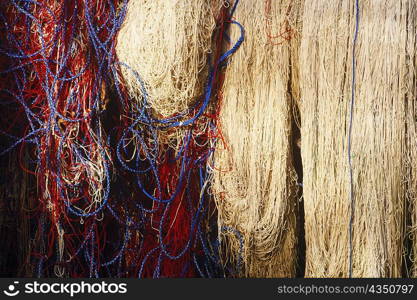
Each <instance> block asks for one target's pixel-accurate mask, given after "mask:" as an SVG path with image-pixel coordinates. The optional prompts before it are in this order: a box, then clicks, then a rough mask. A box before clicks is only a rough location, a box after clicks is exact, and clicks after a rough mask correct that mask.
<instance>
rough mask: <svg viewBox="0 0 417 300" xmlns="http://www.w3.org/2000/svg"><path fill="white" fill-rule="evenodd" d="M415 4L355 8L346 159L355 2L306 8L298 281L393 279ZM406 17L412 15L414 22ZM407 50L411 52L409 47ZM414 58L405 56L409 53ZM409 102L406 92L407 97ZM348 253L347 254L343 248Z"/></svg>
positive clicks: (406, 0)
mask: <svg viewBox="0 0 417 300" xmlns="http://www.w3.org/2000/svg"><path fill="white" fill-rule="evenodd" d="M415 6H416V3H415V1H414V0H372V1H371V0H360V1H359V13H360V21H359V35H358V37H357V42H356V50H355V58H356V65H355V66H356V72H355V74H356V81H355V84H354V87H353V88H354V89H355V97H354V99H355V101H354V106H353V107H354V109H353V122H352V136H351V144H352V149H351V158H352V172H353V181H352V182H353V194H354V206H353V207H354V215H353V216H354V217H353V225H352V243H350V236H351V235H350V233H349V229H350V226H349V223H350V217H351V213H350V209H351V197H350V175H349V174H350V173H349V170H350V168H349V165H348V136H349V124H350V105H351V97H352V95H351V93H352V75H353V72H352V71H353V68H352V52H353V37H354V29H355V24H356V22H355V1H354V0H348V1H347V0H334V1H328V0H306V2H305V7H304V17H303V32H302V42H301V49H300V70H302V72H301V73H300V86H301V103H300V111H301V119H302V128H301V136H302V141H301V152H302V160H303V175H304V203H305V231H306V249H307V250H306V251H307V253H306V276H307V277H347V276H349V275H350V274H349V269H350V268H349V265H350V254H352V276H353V277H398V276H401V263H402V255H403V250H404V249H403V237H404V233H405V231H404V226H405V222H404V218H405V214H404V210H405V204H406V203H405V199H406V197H405V196H406V195H405V194H406V192H405V184H404V182H405V180H404V179H405V176H406V165H405V162H406V152H405V150H406V124H405V117H406V103H407V98H408V97H409V91H408V88H409V84H410V79H411V77H412V76H414V74H413V72H410V63H411V62H410V58H409V51H410V49H409V48H410V44H409V42H410V40H409V39H411V40H413V41H414V37H413V36H414V35H415V28H413V30H407V29H409V27H410V24H409V22H410V21H409V19H412V18H413V17H411V16H413V13H415ZM414 15H415V14H414ZM412 46H414V44H413V45H412ZM413 52H414V49H413ZM412 97H413V98H415V94H413V95H412ZM350 248H351V249H350Z"/></svg>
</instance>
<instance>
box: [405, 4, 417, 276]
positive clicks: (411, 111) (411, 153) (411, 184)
mask: <svg viewBox="0 0 417 300" xmlns="http://www.w3.org/2000/svg"><path fill="white" fill-rule="evenodd" d="M416 13H417V5H416V4H413V5H409V7H408V15H409V16H415V15H416ZM408 20H409V24H408V28H407V31H408V32H410V33H412V32H416V31H417V18H411V17H409V19H408ZM407 38H408V42H407V46H406V49H405V50H406V51H407V54H408V55H409V57H408V59H409V61H408V64H409V65H408V70H407V72H408V74H409V76H408V77H407V82H406V83H407V87H406V91H407V92H408V94H407V97H408V99H409V100H408V102H407V104H408V106H407V148H408V149H407V153H408V167H409V173H408V180H407V183H408V199H409V201H410V202H409V208H410V213H411V225H412V226H411V228H410V231H409V235H408V236H409V237H410V240H411V251H410V253H409V255H410V258H411V262H412V268H411V270H409V272H408V274H407V275H409V276H411V277H414V278H416V277H417V99H416V96H415V95H417V86H416V82H415V72H416V68H417V65H416V36H415V34H409V35H408V37H407Z"/></svg>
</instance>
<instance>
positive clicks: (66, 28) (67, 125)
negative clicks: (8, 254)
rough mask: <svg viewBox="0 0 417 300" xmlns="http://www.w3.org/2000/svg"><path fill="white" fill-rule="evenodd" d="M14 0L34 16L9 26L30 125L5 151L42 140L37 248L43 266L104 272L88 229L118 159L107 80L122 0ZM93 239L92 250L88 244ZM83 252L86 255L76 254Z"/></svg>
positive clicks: (53, 270) (52, 270) (59, 271)
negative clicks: (107, 117)
mask: <svg viewBox="0 0 417 300" xmlns="http://www.w3.org/2000/svg"><path fill="white" fill-rule="evenodd" d="M11 4H12V6H11V7H12V9H14V10H15V11H16V15H15V17H16V18H17V19H19V18H22V19H23V20H26V23H25V24H24V25H25V26H23V28H22V29H20V28H16V27H13V28H8V30H9V32H10V34H9V36H8V40H9V43H10V44H9V47H8V49H6V50H5V51H3V53H4V54H5V55H6V56H8V57H10V58H11V59H13V60H14V62H15V64H14V65H13V66H11V67H10V68H9V70H4V72H9V71H13V72H16V70H17V71H20V70H24V75H22V77H23V78H24V79H23V82H22V83H21V84H20V85H19V86H18V91H17V93H15V94H16V95H15V96H14V97H15V101H16V102H17V103H19V104H20V105H21V106H22V107H23V108H24V112H25V115H26V116H25V117H26V119H27V120H28V123H29V127H28V128H27V130H26V132H25V134H26V136H24V137H22V138H20V139H18V140H17V141H16V142H14V143H12V145H11V146H10V147H8V148H6V149H5V150H4V151H3V153H5V152H7V151H9V150H10V149H13V147H14V146H15V145H18V144H19V143H21V142H27V141H31V142H33V143H35V144H36V149H35V151H36V161H37V167H36V174H37V178H38V187H39V197H40V199H39V210H40V212H39V213H38V214H37V215H36V217H37V221H38V224H37V226H36V228H37V232H36V233H35V234H34V239H35V240H36V243H37V244H36V247H34V248H33V249H32V251H33V253H32V256H33V258H34V261H36V264H37V267H36V271H35V273H36V274H37V275H38V276H51V275H53V276H88V275H90V276H96V275H97V263H96V257H99V255H100V252H99V249H100V239H99V236H95V235H94V234H90V235H88V234H85V233H86V232H87V231H88V229H86V228H93V229H95V230H96V229H97V227H99V226H100V225H98V224H99V223H100V220H101V216H100V215H99V213H100V211H102V210H103V208H104V207H105V204H106V203H107V201H108V194H109V173H110V166H109V157H108V151H107V149H106V145H105V136H104V134H103V132H102V128H101V122H100V111H102V110H103V109H104V107H103V97H104V95H103V90H104V89H103V87H105V86H106V82H105V80H106V78H105V77H104V76H103V75H102V74H105V72H107V71H108V69H109V61H110V57H111V55H110V54H111V52H112V48H113V47H114V37H115V33H116V31H117V27H118V26H119V23H120V20H119V17H117V16H116V13H117V11H116V7H115V4H117V3H116V1H114V2H111V1H88V0H85V1H72V2H67V1H62V2H60V1H48V0H45V1H38V2H34V1H30V0H24V1H11ZM5 24H6V26H7V23H5ZM10 24H13V23H10ZM15 33H16V35H14V34H15ZM19 35H23V38H22V39H18V37H20V36H19ZM19 40H22V41H27V42H26V43H25V44H22V43H20V42H19ZM22 73H23V72H22ZM100 232H102V231H100ZM87 240H88V243H87ZM87 244H88V245H91V249H90V251H89V252H90V253H89V254H88V253H87V252H86V251H84V250H85V248H86V247H85V245H87ZM80 247H81V248H80ZM80 249H82V250H83V251H80ZM83 252H84V253H83ZM80 253H83V254H84V257H83V256H81V255H80V256H78V257H76V258H75V257H74V256H77V255H78V254H80ZM87 266H88V267H87Z"/></svg>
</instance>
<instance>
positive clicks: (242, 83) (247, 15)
mask: <svg viewBox="0 0 417 300" xmlns="http://www.w3.org/2000/svg"><path fill="white" fill-rule="evenodd" d="M299 7H300V5H299V1H241V2H240V4H239V6H238V8H237V10H236V13H235V19H236V20H237V21H239V22H240V23H241V24H242V25H243V27H244V28H245V42H244V43H243V44H242V46H241V48H240V49H239V51H238V52H237V53H236V54H235V56H234V57H233V58H232V61H231V63H230V65H229V67H228V70H227V71H226V81H225V83H224V87H223V92H224V94H223V102H224V103H223V104H222V108H221V112H220V118H221V124H222V126H221V128H222V133H223V135H224V138H225V142H224V143H219V144H218V147H217V149H216V152H215V155H214V160H215V165H216V167H217V169H216V170H215V171H214V172H215V173H214V182H213V191H214V195H215V198H216V204H217V207H218V222H219V229H220V230H221V232H220V236H221V240H222V242H223V243H224V244H225V245H226V246H225V250H224V251H225V253H223V255H224V257H225V258H226V260H227V262H228V263H232V264H234V265H237V266H238V267H239V265H240V262H242V264H241V265H242V266H241V267H242V268H241V270H240V275H241V276H247V277H292V276H295V270H296V259H297V251H296V247H297V240H296V216H295V210H296V201H297V199H296V174H295V171H294V168H293V162H292V160H293V157H292V150H291V136H290V135H291V132H292V115H291V113H292V110H291V107H292V106H291V98H290V95H289V90H288V85H289V82H290V77H291V75H290V42H289V39H290V38H291V30H289V28H292V27H293V21H294V20H293V17H294V16H295V15H296V12H297V9H298V8H299ZM239 36H240V31H239V28H238V27H235V26H232V27H231V39H232V40H233V41H234V40H237V38H238V37H239Z"/></svg>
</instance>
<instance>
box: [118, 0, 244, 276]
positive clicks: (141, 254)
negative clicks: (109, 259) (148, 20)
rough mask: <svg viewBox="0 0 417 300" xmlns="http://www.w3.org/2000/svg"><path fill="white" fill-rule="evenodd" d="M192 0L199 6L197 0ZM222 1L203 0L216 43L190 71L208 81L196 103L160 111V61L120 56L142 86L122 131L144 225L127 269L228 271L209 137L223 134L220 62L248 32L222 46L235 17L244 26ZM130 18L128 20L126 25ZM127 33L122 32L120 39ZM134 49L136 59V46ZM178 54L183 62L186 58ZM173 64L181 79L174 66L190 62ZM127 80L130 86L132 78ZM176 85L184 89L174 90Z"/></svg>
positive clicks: (208, 39) (208, 38)
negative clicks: (135, 61)
mask: <svg viewBox="0 0 417 300" xmlns="http://www.w3.org/2000/svg"><path fill="white" fill-rule="evenodd" d="M131 3H132V2H131ZM187 3H188V2H187ZM192 3H193V4H196V5H197V1H194V2H192ZM223 4H224V3H223V1H212V3H211V4H210V3H209V2H207V3H206V4H204V5H203V6H204V7H205V9H208V10H210V13H213V15H209V16H208V17H210V18H211V20H210V19H209V20H208V22H209V23H210V22H213V24H215V25H216V26H213V24H212V25H210V26H209V28H211V29H210V30H211V32H210V34H208V35H204V39H203V40H202V42H203V43H207V44H208V45H210V51H209V52H210V55H208V56H206V55H204V56H205V62H204V64H205V65H206V67H205V68H207V70H206V71H205V72H204V73H202V74H204V76H200V75H201V74H200V73H198V74H195V73H193V74H190V76H197V77H198V79H196V78H194V79H191V78H190V79H189V80H191V81H193V80H197V84H198V85H199V86H202V87H203V88H201V89H199V91H198V93H197V94H196V95H198V97H197V98H196V99H191V98H190V99H187V101H190V102H189V103H188V105H187V107H186V108H185V110H184V111H178V110H175V109H174V110H171V111H170V112H169V114H167V115H169V117H165V118H161V114H155V107H154V105H153V104H154V103H153V102H152V101H153V100H152V89H153V88H155V87H157V85H155V84H150V83H152V80H150V79H149V78H147V77H146V74H147V73H146V72H152V70H153V68H154V67H155V68H157V67H158V66H152V65H150V66H148V67H149V68H150V69H149V70H143V67H142V64H143V65H145V66H146V63H145V62H143V61H140V64H139V66H138V67H137V68H135V67H134V68H132V66H130V65H129V64H126V63H125V62H124V61H123V60H121V61H120V62H119V66H120V68H121V70H122V74H123V75H124V76H123V77H124V78H126V74H129V76H131V77H132V80H133V79H134V80H135V82H134V84H135V85H137V88H138V89H139V90H140V97H139V98H138V101H130V102H129V103H128V105H127V106H126V107H125V112H124V114H125V115H124V118H125V119H126V120H127V124H128V125H127V126H126V127H127V128H124V129H123V131H122V134H121V136H120V137H119V138H118V142H117V147H116V148H117V150H116V153H117V158H118V162H119V163H120V164H121V166H122V169H124V171H125V172H127V173H131V174H133V179H134V181H133V182H134V184H135V185H136V189H137V190H136V191H135V192H134V196H133V197H131V201H132V203H134V205H135V206H136V209H137V210H138V211H139V212H140V213H141V214H142V220H141V221H142V222H141V226H142V227H143V230H141V232H140V235H139V236H138V234H137V233H133V234H130V236H131V237H132V239H131V240H130V241H129V242H128V244H127V245H128V248H132V247H137V246H135V245H137V244H138V243H139V244H140V246H139V248H138V250H139V251H138V252H137V253H136V255H135V253H129V254H128V255H127V260H128V261H129V262H136V263H135V264H134V265H133V267H132V268H130V270H129V272H132V273H133V274H134V275H135V276H138V277H154V278H159V277H188V276H202V277H213V276H224V272H225V271H224V270H222V268H221V266H220V265H219V259H218V254H217V253H216V251H217V249H216V248H217V246H216V242H215V241H214V244H213V243H212V241H211V240H210V238H209V236H208V231H210V228H209V227H210V224H209V222H210V219H211V216H212V213H213V212H212V210H213V207H210V202H209V201H210V198H209V195H208V183H209V180H208V178H209V176H210V168H209V165H207V158H208V157H209V156H210V154H211V152H212V151H213V149H212V144H211V143H210V142H211V139H212V138H214V139H215V138H217V132H216V130H215V120H216V118H217V116H216V111H215V109H216V107H217V103H216V102H217V101H216V100H217V99H218V98H219V94H218V91H219V88H220V86H221V82H222V76H223V72H222V68H223V67H224V66H225V63H226V61H227V59H228V57H229V56H230V55H232V54H233V53H234V52H235V51H236V50H237V48H238V47H239V45H240V44H241V43H242V41H243V36H242V34H241V36H240V38H237V39H236V40H234V41H232V42H231V49H230V50H229V49H224V48H225V47H224V44H225V40H226V38H227V37H226V35H225V34H224V33H225V30H226V27H227V26H229V25H230V24H231V23H234V24H233V25H234V26H238V27H239V26H240V25H239V24H237V23H236V22H232V21H231V20H230V16H229V12H228V11H229V9H228V7H229V6H230V4H227V5H223ZM235 4H237V3H235ZM190 5H191V4H190ZM199 5H200V4H199ZM191 6H192V5H191ZM130 9H135V10H137V9H139V8H137V7H135V6H130V7H128V12H127V14H129V10H130ZM175 9H176V8H175V7H170V8H169V9H168V8H167V9H166V10H165V11H164V12H163V13H164V14H170V13H172V12H174V11H175ZM139 10H140V9H139ZM130 13H131V12H130ZM191 17H192V15H187V16H186V18H185V19H183V18H179V19H175V18H174V19H172V20H170V21H171V22H173V23H172V26H173V27H179V28H181V26H183V24H182V23H183V22H185V23H187V24H188V23H191V24H192V25H193V26H194V25H195V24H194V23H195V22H196V23H199V22H201V20H199V19H198V18H197V19H192V18H191ZM127 20H128V19H127ZM128 25H129V23H127V24H124V26H125V27H124V28H126V26H128ZM204 26H207V24H204V25H203V28H205V27H204ZM156 33H158V35H157V36H155V37H154V38H156V39H157V40H158V41H159V40H160V39H161V36H163V34H162V33H160V32H158V31H156ZM242 33H243V32H242ZM138 34H140V32H139V33H138ZM161 34H162V35H161ZM189 34H191V36H189V37H188V38H187V43H188V42H189V41H192V40H194V39H195V38H196V37H197V36H198V35H199V33H198V32H190V33H189ZM121 36H122V35H119V37H118V45H119V46H120V44H119V43H120V41H121ZM119 46H118V47H119ZM147 46H149V45H147ZM138 47H139V46H138ZM140 47H143V45H142V44H141V45H140ZM119 50H120V49H119ZM150 50H151V48H149V49H147V51H150ZM200 50H201V49H199V51H200ZM151 52H154V50H152V51H151ZM162 52H163V51H162ZM118 54H120V51H118ZM128 54H129V55H132V58H135V55H136V54H135V53H133V52H131V53H128ZM205 54H208V53H205ZM119 56H120V55H119ZM179 56H181V55H179ZM119 59H120V57H119ZM176 59H177V58H176ZM178 59H179V60H180V61H182V59H183V58H182V57H179V58H178ZM127 61H129V59H127ZM171 67H172V68H173V69H172V72H170V74H166V76H168V77H167V78H166V79H167V80H168V81H170V80H177V79H175V76H174V75H175V72H179V71H180V70H181V69H182V68H184V65H183V64H182V63H181V64H178V65H175V66H171ZM177 69H178V70H177ZM123 82H124V79H123V78H122V76H120V83H121V85H120V87H122V86H124V84H123ZM126 82H127V85H129V80H127V81H126ZM181 84H182V85H183V86H184V88H185V89H189V88H190V87H191V86H193V85H194V83H190V82H188V81H187V80H184V81H183V82H182V83H181ZM194 88H195V87H194ZM148 89H150V92H148ZM177 92H178V93H179V94H175V93H177ZM175 93H174V97H175V96H176V95H180V93H181V91H176V92H175ZM171 132H172V133H174V136H175V137H176V138H175V143H174V146H172V144H170V143H169V142H168V140H169V139H166V138H164V137H166V136H167V135H169V134H171ZM127 213H129V212H127Z"/></svg>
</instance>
